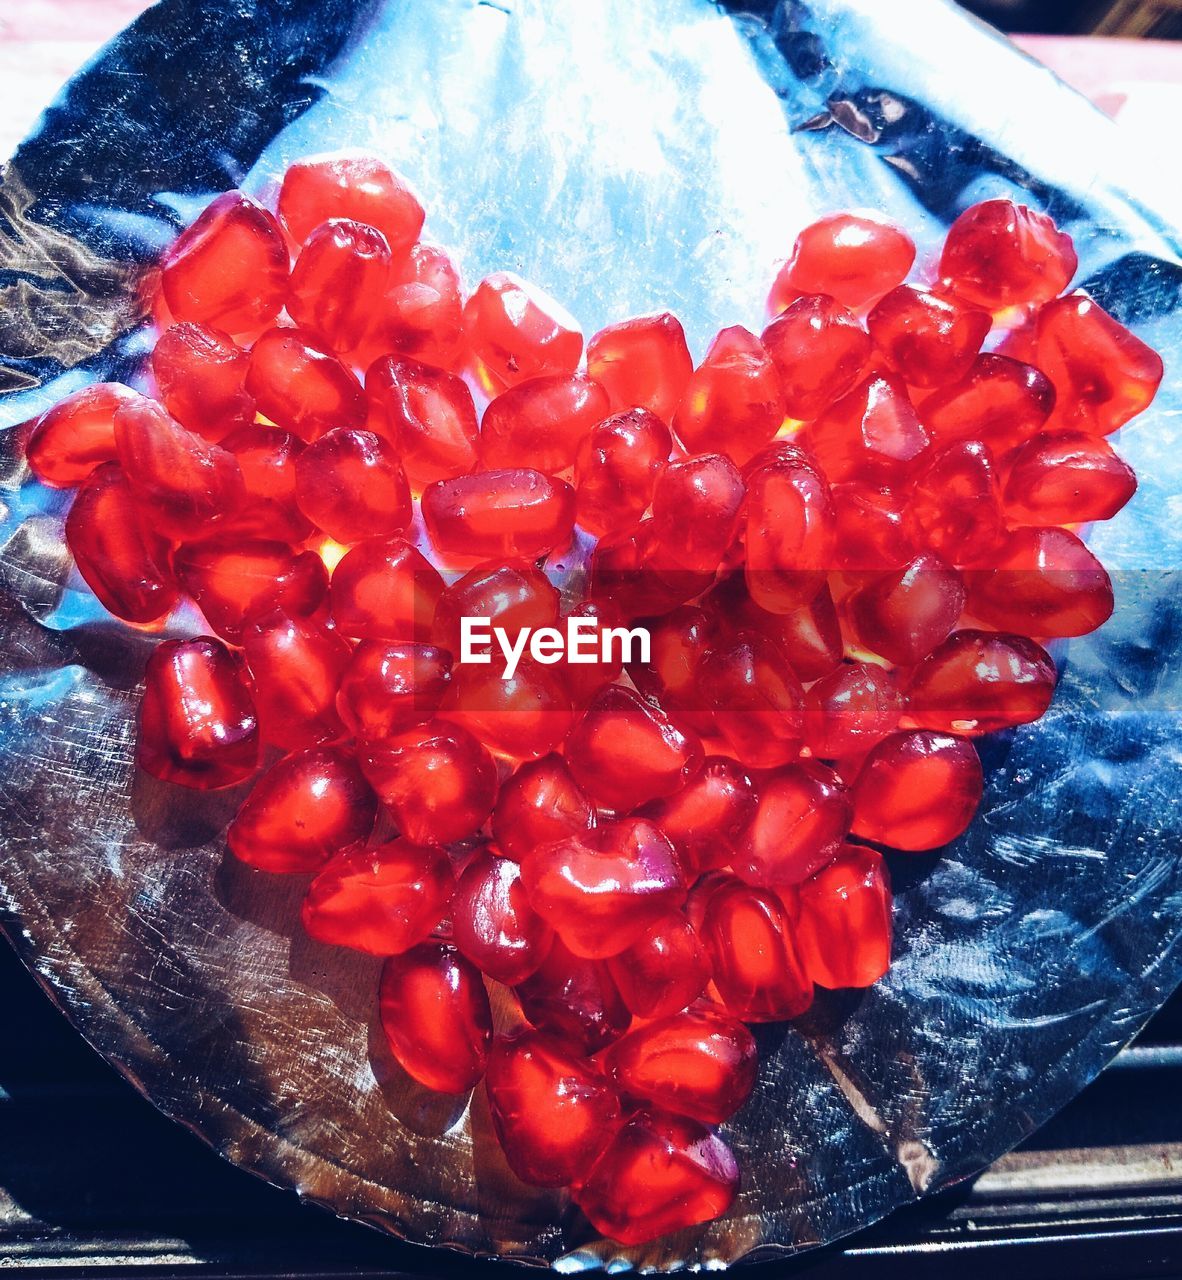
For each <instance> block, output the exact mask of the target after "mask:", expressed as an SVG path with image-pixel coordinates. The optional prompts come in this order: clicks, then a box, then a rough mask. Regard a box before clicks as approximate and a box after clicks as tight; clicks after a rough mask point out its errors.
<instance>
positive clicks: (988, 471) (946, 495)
mask: <svg viewBox="0 0 1182 1280" xmlns="http://www.w3.org/2000/svg"><path fill="white" fill-rule="evenodd" d="M903 527H904V529H905V530H906V531H907V533H908V535H909V537H910V538H911V540H912V541H913V542H914V543H915V544H916V545H917V546H922V547H928V548H930V549H931V550H932V551H934V552H936V553H937V554H938V555H941V556H943V557H944V559H946V560H947V561H949V562H950V563H951V564H955V565H963V564H972V563H974V562H984V561H985V560H986V559H987V557H988V556H989V553H990V552H991V551H993V549H994V548H995V547H996V546H997V544H998V543H999V542H1000V541H1001V539H1002V537H1003V536H1004V534H1005V525H1004V523H1003V520H1002V512H1001V487H1000V485H999V483H998V477H997V468H996V465H995V463H994V455H993V453H992V451H991V450H990V448H989V446H988V445H987V444H983V443H982V442H981V441H980V440H958V441H956V442H955V443H953V444H950V445H945V446H944V447H943V448H942V449H940V450H938V451H937V452H936V453H935V455H934V456H933V457H932V458H931V460H930V461H929V462H928V464H927V466H926V467H924V469H923V470H922V471H921V472H920V473H919V474H918V475H917V476H916V477H915V480H914V482H913V483H912V486H911V492H910V494H909V496H908V498H907V505H906V507H905V508H904V511H903Z"/></svg>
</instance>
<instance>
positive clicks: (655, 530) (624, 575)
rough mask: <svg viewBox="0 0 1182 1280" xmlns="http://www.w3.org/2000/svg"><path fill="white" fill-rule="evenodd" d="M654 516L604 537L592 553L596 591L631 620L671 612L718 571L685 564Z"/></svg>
mask: <svg viewBox="0 0 1182 1280" xmlns="http://www.w3.org/2000/svg"><path fill="white" fill-rule="evenodd" d="M659 532H660V529H659V526H658V525H657V523H656V521H654V520H641V521H640V523H639V524H634V525H633V526H632V527H631V528H630V529H624V530H623V531H622V532H620V533H616V534H610V533H609V534H606V535H604V536H603V537H602V538H600V539H599V542H598V543H597V544H596V547H595V550H594V551H593V552H592V554H591V590H592V592H593V593H594V594H595V595H596V596H598V597H600V598H601V599H602V600H604V601H606V602H607V603H608V604H610V605H611V606H612V607H613V608H614V609H615V610H616V611H617V613H618V614H619V615H620V616H621V617H622V618H625V619H631V618H638V617H642V616H644V617H650V616H653V615H656V614H661V613H668V612H669V611H670V610H671V609H675V608H677V606H678V605H680V604H685V602H686V601H687V600H692V599H693V598H694V596H697V595H701V593H702V592H703V591H705V590H706V588H707V587H709V585H710V583H711V582H712V581H713V578H714V574H713V573H696V572H694V571H693V570H690V569H679V568H678V567H677V566H675V565H674V564H673V563H672V562H671V560H670V558H669V553H668V552H667V551H665V550H664V548H663V547H662V546H661V543H660V540H659V536H658V535H659Z"/></svg>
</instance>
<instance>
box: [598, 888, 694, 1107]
mask: <svg viewBox="0 0 1182 1280" xmlns="http://www.w3.org/2000/svg"><path fill="white" fill-rule="evenodd" d="M608 968H609V969H610V970H611V975H612V978H613V979H614V980H615V983H616V986H617V988H618V989H619V992H620V995H621V996H622V997H623V1000H624V1003H625V1004H626V1005H627V1006H628V1008H629V1009H630V1010H631V1011H632V1012H633V1013H634V1014H635V1015H636V1016H637V1017H638V1018H663V1017H665V1016H666V1015H668V1014H672V1013H677V1012H678V1011H679V1010H681V1009H684V1008H685V1007H686V1006H687V1005H690V1004H693V1002H694V1001H695V1000H696V999H697V998H698V997H699V996H700V995H701V994H702V992H703V991H705V989H706V984H707V983H708V982H709V981H710V961H709V960H708V959H707V957H706V949H705V948H704V947H703V946H702V943H701V941H700V940H699V938H698V935H697V933H696V932H695V930H694V927H693V925H692V924H690V922H689V921H688V920H687V919H686V918H685V916H684V915H682V913H681V912H680V911H671V912H670V913H669V914H668V915H665V916H662V917H661V918H660V919H659V920H658V921H657V922H656V923H655V924H654V925H652V926H651V927H650V928H648V929H647V930H645V932H644V933H642V934H641V935H640V937H639V938H637V939H636V941H635V942H633V943H632V944H631V946H628V947H625V948H624V950H623V951H621V952H620V953H619V955H616V956H612V957H611V959H610V960H609V961H608ZM640 1096H642V1097H651V1095H648V1094H641V1095H640ZM672 1109H673V1110H676V1109H677V1108H675V1107H674V1108H672Z"/></svg>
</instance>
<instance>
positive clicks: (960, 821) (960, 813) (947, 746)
mask: <svg viewBox="0 0 1182 1280" xmlns="http://www.w3.org/2000/svg"><path fill="white" fill-rule="evenodd" d="M983 786H984V782H983V776H982V773H981V762H980V760H979V759H978V758H977V752H976V750H975V749H974V747H973V744H972V743H971V742H969V741H968V740H967V739H965V738H957V737H953V736H952V735H951V734H947V733H938V732H936V731H934V730H931V729H916V730H912V731H910V732H905V733H894V734H891V736H890V737H889V738H884V739H883V740H882V741H881V742H880V743H879V744H878V746H876V747H875V748H874V749H873V750H872V751H871V752H870V754H869V755H868V756H867V757H866V760H865V762H864V763H863V765H862V768H861V771H860V772H859V773H858V776H857V778H856V780H855V782H854V786H853V799H854V821H853V828H852V829H853V833H854V835H856V836H861V837H862V839H863V840H873V841H874V842H875V843H876V844H885V845H890V846H891V847H892V848H894V849H905V850H909V851H913V852H923V851H925V850H927V849H938V848H940V847H941V846H942V845H946V844H948V843H949V842H950V841H952V840H955V839H956V837H957V836H959V835H960V834H961V833H962V832H963V831H964V830H965V828H966V827H967V826H968V825H969V823H970V822H971V821H972V820H973V814H974V813H976V811H977V805H978V804H980V803H981V793H982V790H983Z"/></svg>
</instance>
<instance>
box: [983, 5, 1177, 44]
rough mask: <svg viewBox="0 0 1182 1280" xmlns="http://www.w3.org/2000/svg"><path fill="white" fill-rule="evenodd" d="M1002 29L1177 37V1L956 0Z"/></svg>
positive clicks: (1163, 38)
mask: <svg viewBox="0 0 1182 1280" xmlns="http://www.w3.org/2000/svg"><path fill="white" fill-rule="evenodd" d="M961 3H962V4H963V5H964V6H965V8H966V9H971V10H972V11H973V12H974V13H976V14H979V15H980V16H981V17H982V18H984V19H985V20H986V21H987V22H992V23H993V24H994V26H997V27H1000V28H1001V29H1002V30H1003V31H1024V32H1038V33H1045V34H1058V35H1100V36H1143V37H1146V38H1148V39H1156V40H1180V39H1182V0H961Z"/></svg>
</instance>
